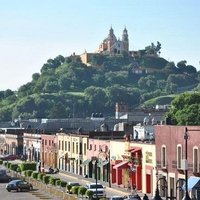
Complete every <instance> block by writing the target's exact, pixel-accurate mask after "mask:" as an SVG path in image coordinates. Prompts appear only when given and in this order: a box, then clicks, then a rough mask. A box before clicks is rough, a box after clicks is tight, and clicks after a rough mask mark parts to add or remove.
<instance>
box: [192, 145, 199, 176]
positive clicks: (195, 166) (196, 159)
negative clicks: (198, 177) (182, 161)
mask: <svg viewBox="0 0 200 200" xmlns="http://www.w3.org/2000/svg"><path fill="white" fill-rule="evenodd" d="M193 172H194V173H198V172H199V149H198V147H194V148H193Z"/></svg>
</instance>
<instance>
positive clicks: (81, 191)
mask: <svg viewBox="0 0 200 200" xmlns="http://www.w3.org/2000/svg"><path fill="white" fill-rule="evenodd" d="M86 191H87V188H85V187H84V186H81V187H79V189H78V194H79V195H81V196H82V197H83V195H85V193H86Z"/></svg>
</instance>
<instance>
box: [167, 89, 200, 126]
mask: <svg viewBox="0 0 200 200" xmlns="http://www.w3.org/2000/svg"><path fill="white" fill-rule="evenodd" d="M199 111H200V93H183V94H180V95H178V96H177V97H176V98H175V99H174V100H173V101H172V106H171V108H170V110H169V112H168V113H167V114H166V116H167V117H168V118H170V119H171V121H172V123H173V124H178V125H200V114H199Z"/></svg>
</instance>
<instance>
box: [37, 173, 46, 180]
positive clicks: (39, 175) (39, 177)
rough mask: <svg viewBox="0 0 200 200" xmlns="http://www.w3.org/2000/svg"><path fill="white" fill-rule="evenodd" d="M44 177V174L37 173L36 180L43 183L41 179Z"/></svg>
mask: <svg viewBox="0 0 200 200" xmlns="http://www.w3.org/2000/svg"><path fill="white" fill-rule="evenodd" d="M44 176H45V174H44V173H39V174H38V180H40V181H43V177H44Z"/></svg>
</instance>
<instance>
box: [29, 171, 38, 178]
mask: <svg viewBox="0 0 200 200" xmlns="http://www.w3.org/2000/svg"><path fill="white" fill-rule="evenodd" d="M38 174H39V173H38V172H33V173H32V175H31V176H32V178H34V179H37V177H38Z"/></svg>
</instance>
